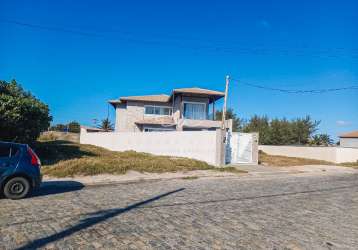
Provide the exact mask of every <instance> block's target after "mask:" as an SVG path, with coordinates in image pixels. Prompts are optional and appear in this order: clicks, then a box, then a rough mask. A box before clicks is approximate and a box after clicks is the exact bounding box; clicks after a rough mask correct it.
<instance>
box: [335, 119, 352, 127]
mask: <svg viewBox="0 0 358 250" xmlns="http://www.w3.org/2000/svg"><path fill="white" fill-rule="evenodd" d="M336 124H337V126H339V127H345V126H349V125H351V124H352V123H351V122H349V121H343V120H338V121H336Z"/></svg>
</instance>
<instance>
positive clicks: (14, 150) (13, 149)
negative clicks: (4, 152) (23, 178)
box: [10, 146, 20, 158]
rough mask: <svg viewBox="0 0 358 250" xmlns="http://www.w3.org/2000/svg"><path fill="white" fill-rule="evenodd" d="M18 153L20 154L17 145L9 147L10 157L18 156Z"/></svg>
mask: <svg viewBox="0 0 358 250" xmlns="http://www.w3.org/2000/svg"><path fill="white" fill-rule="evenodd" d="M19 154H20V149H19V148H18V147H14V146H13V147H11V148H10V156H11V158H12V157H17V156H19Z"/></svg>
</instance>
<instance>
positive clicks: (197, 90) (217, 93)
mask: <svg viewBox="0 0 358 250" xmlns="http://www.w3.org/2000/svg"><path fill="white" fill-rule="evenodd" d="M173 93H183V94H199V95H211V96H217V97H220V98H221V97H223V96H225V93H223V92H220V91H216V90H210V89H202V88H197V87H194V88H182V89H173Z"/></svg>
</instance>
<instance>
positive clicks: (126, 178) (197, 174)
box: [44, 165, 358, 185]
mask: <svg viewBox="0 0 358 250" xmlns="http://www.w3.org/2000/svg"><path fill="white" fill-rule="evenodd" d="M235 167H237V168H238V169H241V170H244V171H247V172H248V173H247V174H246V173H242V174H237V173H230V172H217V171H212V170H196V171H186V172H173V173H139V172H136V171H129V172H128V173H126V174H124V175H110V174H103V175H95V176H75V177H73V178H72V177H67V178H54V177H50V176H45V177H44V181H76V182H80V183H82V184H84V185H95V184H109V183H131V182H138V181H144V180H146V181H150V180H169V179H186V178H187V179H191V178H236V177H260V176H267V175H282V174H303V175H322V174H336V173H357V172H358V170H357V169H353V168H348V167H342V166H327V165H306V166H293V167H268V166H262V165H241V166H235Z"/></svg>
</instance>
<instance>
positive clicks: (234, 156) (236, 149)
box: [226, 133, 255, 164]
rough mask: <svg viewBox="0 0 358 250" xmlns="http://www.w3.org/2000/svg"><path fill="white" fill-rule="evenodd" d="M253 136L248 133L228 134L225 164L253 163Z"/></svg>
mask: <svg viewBox="0 0 358 250" xmlns="http://www.w3.org/2000/svg"><path fill="white" fill-rule="evenodd" d="M254 143H255V139H254V135H253V134H249V133H228V136H227V144H226V156H227V157H226V162H227V163H243V164H245V163H246V164H251V163H254V162H253V153H254V152H253V150H254Z"/></svg>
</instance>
